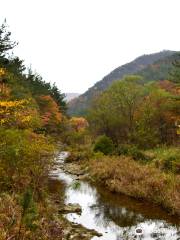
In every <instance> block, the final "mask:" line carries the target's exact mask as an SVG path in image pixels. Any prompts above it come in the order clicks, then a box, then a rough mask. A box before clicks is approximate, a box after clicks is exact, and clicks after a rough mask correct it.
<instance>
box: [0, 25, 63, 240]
mask: <svg viewBox="0 0 180 240" xmlns="http://www.w3.org/2000/svg"><path fill="white" fill-rule="evenodd" d="M10 37H11V33H10V32H9V31H8V28H7V26H6V22H4V24H2V25H1V27H0V239H2V240H4V239H14V240H15V239H16V240H19V239H33V240H34V239H52V238H53V239H57V238H58V239H61V236H62V229H61V226H60V224H59V223H58V222H57V221H56V220H55V219H53V217H51V219H50V218H49V216H48V214H49V213H48V212H49V204H48V203H47V198H48V197H47V196H48V195H47V176H48V173H49V169H50V168H51V166H52V164H53V157H54V154H55V150H56V144H55V136H57V135H58V134H59V132H60V129H61V125H62V121H63V118H64V114H65V110H66V104H65V101H64V95H63V94H62V93H61V92H60V91H59V90H58V88H57V87H56V85H55V84H54V85H51V84H50V83H47V82H45V81H44V80H43V79H42V78H41V77H40V76H39V75H38V74H35V73H33V72H32V70H30V69H26V67H25V65H24V63H23V60H21V59H19V58H18V57H16V56H14V55H13V54H12V53H11V51H12V50H13V48H14V47H15V46H16V45H17V44H16V42H12V40H11V38H10ZM52 213H53V211H52V209H51V211H50V214H52ZM50 222H51V223H50ZM54 227H56V228H57V231H56V235H52V234H53V231H52V229H53V228H54Z"/></svg>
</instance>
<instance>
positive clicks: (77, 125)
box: [70, 117, 88, 132]
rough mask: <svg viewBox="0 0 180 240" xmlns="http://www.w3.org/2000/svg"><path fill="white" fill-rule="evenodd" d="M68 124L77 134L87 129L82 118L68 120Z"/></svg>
mask: <svg viewBox="0 0 180 240" xmlns="http://www.w3.org/2000/svg"><path fill="white" fill-rule="evenodd" d="M70 124H71V126H72V127H73V128H74V129H75V131H77V132H79V131H82V130H84V129H85V128H87V127H88V122H87V120H86V119H85V118H83V117H72V118H71V119H70Z"/></svg>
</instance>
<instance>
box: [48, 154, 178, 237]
mask: <svg viewBox="0 0 180 240" xmlns="http://www.w3.org/2000/svg"><path fill="white" fill-rule="evenodd" d="M66 157H67V153H66V152H61V153H60V154H59V155H58V157H57V162H58V163H59V166H61V164H63V162H64V159H65V158H66ZM51 179H52V180H51V181H52V182H51V186H52V187H53V181H54V183H55V181H57V180H58V181H60V182H61V183H62V184H63V186H64V189H63V192H64V195H65V196H64V203H65V204H69V203H72V204H77V203H78V204H79V205H80V206H81V208H82V213H81V214H77V213H69V214H67V215H66V218H67V219H68V220H69V221H71V222H73V223H78V224H82V225H83V226H84V227H86V228H88V229H94V230H96V231H97V232H99V233H102V236H101V237H93V238H92V240H98V239H99V240H120V239H123V240H130V239H145V240H151V239H156V240H180V227H179V223H178V219H177V218H176V217H171V216H169V215H168V214H167V213H166V212H165V211H163V210H162V209H161V208H159V207H157V206H154V205H151V204H147V203H145V202H139V201H136V200H134V199H131V198H129V197H127V196H124V195H119V194H112V193H110V192H108V191H107V190H105V189H103V188H101V187H99V186H95V185H92V184H90V183H89V182H86V181H82V180H81V181H79V183H80V184H79V187H78V188H73V187H72V185H73V182H74V181H75V179H76V176H73V175H70V174H67V173H65V172H64V171H63V170H62V169H61V167H59V168H57V169H56V170H54V171H53V172H52V173H51ZM59 194H60V193H59ZM139 228H140V229H142V235H141V236H138V235H137V234H136V229H139Z"/></svg>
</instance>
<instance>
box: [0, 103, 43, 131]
mask: <svg viewBox="0 0 180 240" xmlns="http://www.w3.org/2000/svg"><path fill="white" fill-rule="evenodd" d="M0 125H3V126H16V127H17V126H18V127H20V128H29V127H32V126H34V125H38V126H39V124H38V113H37V109H35V108H34V107H33V106H32V100H31V99H21V100H15V101H0Z"/></svg>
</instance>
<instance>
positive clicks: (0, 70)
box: [0, 68, 6, 77]
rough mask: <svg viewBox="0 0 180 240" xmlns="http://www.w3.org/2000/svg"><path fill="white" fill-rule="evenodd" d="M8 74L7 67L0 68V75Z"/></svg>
mask: <svg viewBox="0 0 180 240" xmlns="http://www.w3.org/2000/svg"><path fill="white" fill-rule="evenodd" d="M4 75H6V69H5V68H0V77H1V76H4Z"/></svg>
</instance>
